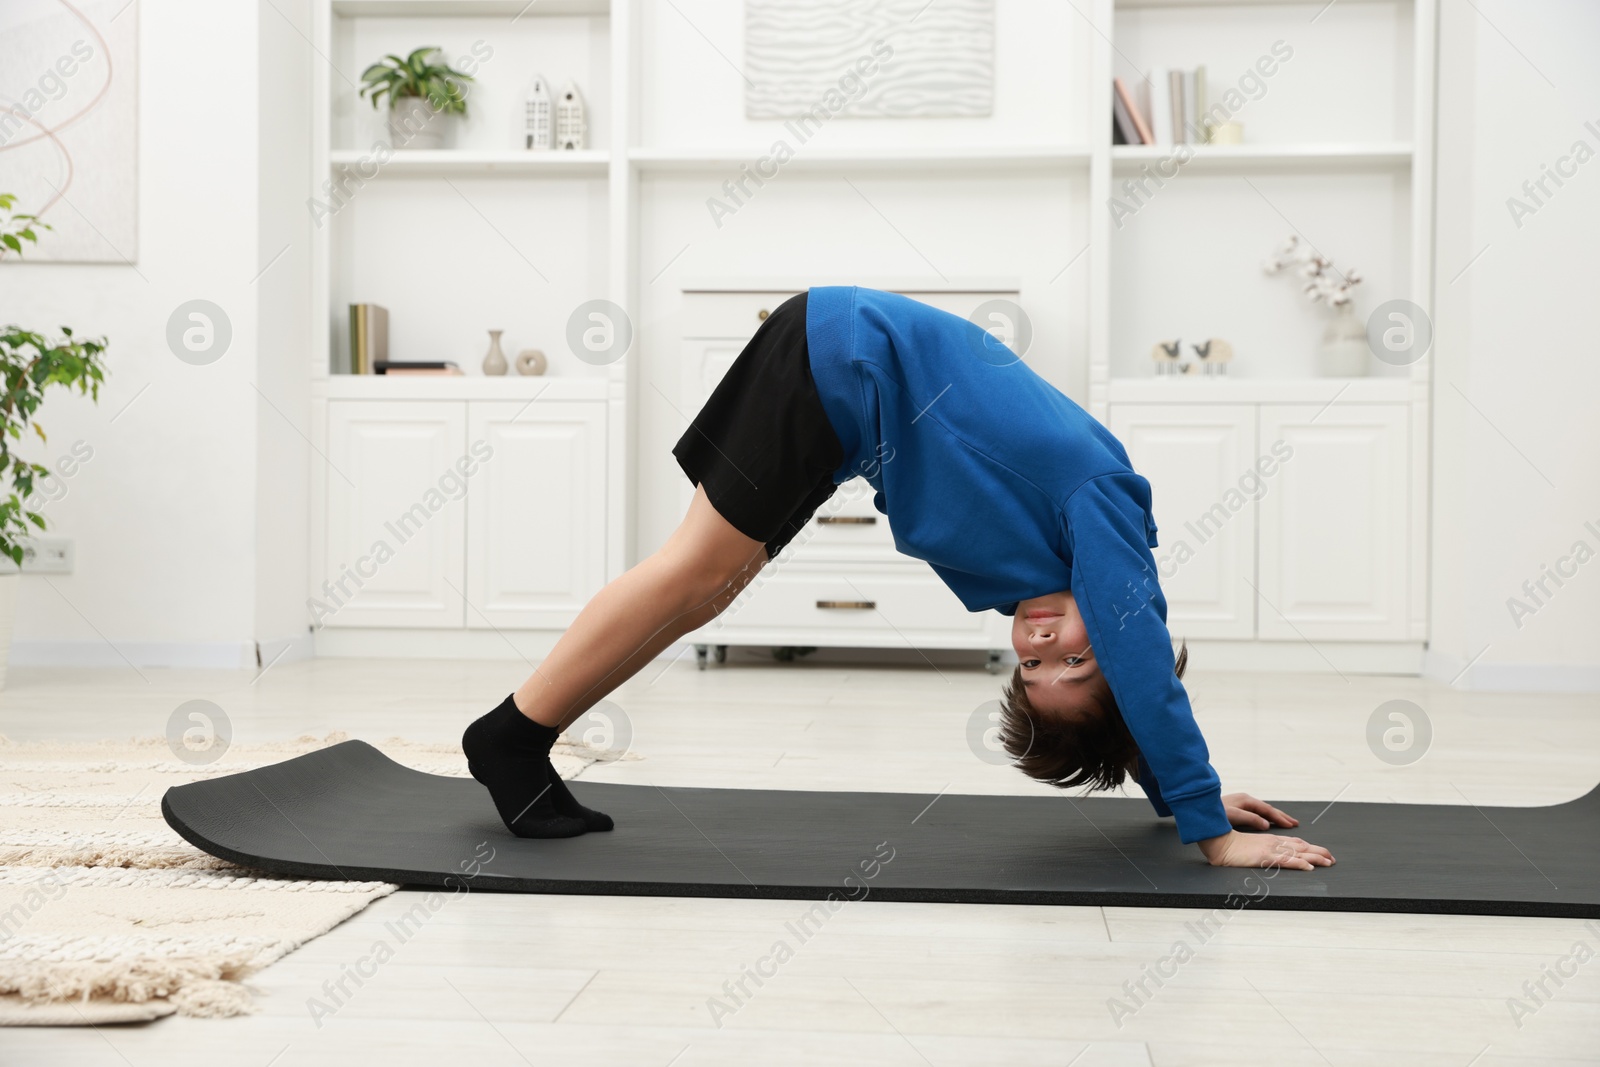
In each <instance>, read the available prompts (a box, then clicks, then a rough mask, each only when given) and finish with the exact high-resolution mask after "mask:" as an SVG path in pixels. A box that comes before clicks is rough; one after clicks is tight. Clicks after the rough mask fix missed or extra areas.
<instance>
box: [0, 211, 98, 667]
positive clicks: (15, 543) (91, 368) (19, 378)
mask: <svg viewBox="0 0 1600 1067" xmlns="http://www.w3.org/2000/svg"><path fill="white" fill-rule="evenodd" d="M15 204H16V197H15V196H13V195H11V194H9V193H0V245H4V247H5V252H10V253H14V254H18V255H20V254H21V253H22V250H23V248H24V244H23V242H25V241H26V242H29V243H37V242H38V240H39V236H38V231H39V230H48V229H49V228H50V227H49V226H48V225H47V224H45V223H42V222H40V221H39V220H38V219H36V218H34V217H33V216H32V215H23V214H15V213H13V211H12V208H13V207H14V206H15ZM4 254H5V253H4V252H0V255H4ZM105 349H106V341H105V338H103V337H102V338H100V339H99V340H97V341H91V340H82V341H80V340H79V339H78V338H77V337H75V336H74V335H73V333H72V330H70V329H69V328H67V327H66V326H63V327H61V336H60V337H56V338H52V337H48V336H46V335H44V334H41V333H35V332H34V331H32V330H25V329H23V328H22V327H21V326H17V325H15V324H13V325H8V326H0V380H3V387H4V388H3V391H0V554H3V555H4V556H5V557H6V558H8V559H10V560H11V562H12V563H13V564H15V565H16V566H17V567H19V568H20V567H21V566H22V560H23V556H24V552H25V548H26V544H27V540H28V538H29V537H30V536H31V535H32V534H33V532H34V531H35V530H43V529H45V528H46V525H45V518H44V516H43V515H41V514H39V512H38V511H35V510H33V507H32V505H31V504H30V500H31V498H32V497H33V495H34V491H35V489H36V487H37V485H38V482H39V480H40V479H43V478H46V477H48V476H49V475H50V470H49V468H47V467H44V466H42V465H41V464H38V463H34V462H32V461H31V460H28V459H26V458H24V457H23V456H20V455H18V454H17V453H16V451H15V450H14V449H15V447H16V445H17V444H19V443H20V442H21V441H22V440H23V437H24V435H25V434H26V433H29V432H31V433H32V434H33V435H34V436H36V437H38V438H39V440H40V441H41V442H43V441H45V440H47V438H46V436H45V432H44V428H43V427H41V426H40V425H39V423H38V422H37V421H35V418H34V416H35V414H36V413H37V412H38V410H39V405H40V404H42V403H43V402H44V395H45V390H47V389H49V388H50V387H52V386H65V387H66V388H67V389H69V390H71V389H76V390H77V391H78V392H79V393H80V394H84V395H87V396H89V397H91V398H92V399H94V400H96V401H98V400H99V399H100V383H101V382H103V381H104V380H105V364H104V362H103V359H102V357H103V356H104V354H105ZM20 580H21V578H20V576H19V574H18V572H16V571H12V572H10V573H8V574H0V686H3V685H4V684H5V672H6V664H7V663H8V662H9V660H10V658H11V629H12V620H13V618H14V617H15V615H16V603H17V584H18V582H19V581H20Z"/></svg>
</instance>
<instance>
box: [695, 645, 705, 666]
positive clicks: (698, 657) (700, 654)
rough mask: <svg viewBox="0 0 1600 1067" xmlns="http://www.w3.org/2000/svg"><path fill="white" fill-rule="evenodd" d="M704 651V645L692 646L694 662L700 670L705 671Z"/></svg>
mask: <svg viewBox="0 0 1600 1067" xmlns="http://www.w3.org/2000/svg"><path fill="white" fill-rule="evenodd" d="M706 649H707V646H705V645H695V646H694V661H695V663H696V664H697V665H698V666H699V668H700V669H701V670H705V669H706Z"/></svg>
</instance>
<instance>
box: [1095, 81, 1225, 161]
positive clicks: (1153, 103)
mask: <svg viewBox="0 0 1600 1067" xmlns="http://www.w3.org/2000/svg"><path fill="white" fill-rule="evenodd" d="M1111 87H1112V93H1111V112H1112V121H1111V143H1112V144H1154V145H1171V144H1204V143H1205V142H1206V141H1208V140H1210V134H1209V131H1208V119H1207V117H1206V108H1207V106H1208V104H1207V103H1206V68H1205V67H1203V66H1201V67H1196V68H1195V69H1193V70H1168V69H1166V68H1165V67H1156V68H1154V69H1153V70H1151V71H1150V77H1149V78H1148V79H1147V80H1145V81H1142V82H1140V83H1138V84H1137V85H1135V86H1134V87H1133V88H1131V89H1130V88H1129V87H1128V84H1127V83H1126V82H1124V81H1123V80H1122V79H1121V78H1113V79H1112V80H1111Z"/></svg>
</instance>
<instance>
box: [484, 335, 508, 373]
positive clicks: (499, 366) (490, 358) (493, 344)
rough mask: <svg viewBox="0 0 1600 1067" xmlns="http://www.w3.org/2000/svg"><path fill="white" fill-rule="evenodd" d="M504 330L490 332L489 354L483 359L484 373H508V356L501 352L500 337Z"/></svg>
mask: <svg viewBox="0 0 1600 1067" xmlns="http://www.w3.org/2000/svg"><path fill="white" fill-rule="evenodd" d="M502 333H505V331H504V330H490V331H489V354H488V355H486V356H484V357H483V373H485V374H489V375H501V374H504V373H505V372H506V354H505V353H504V352H502V351H500V335H501V334H502Z"/></svg>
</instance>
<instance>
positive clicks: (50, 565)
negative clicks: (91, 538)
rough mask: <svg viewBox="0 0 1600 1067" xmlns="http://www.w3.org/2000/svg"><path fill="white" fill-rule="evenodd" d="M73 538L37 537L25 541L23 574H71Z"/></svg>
mask: <svg viewBox="0 0 1600 1067" xmlns="http://www.w3.org/2000/svg"><path fill="white" fill-rule="evenodd" d="M73 556H74V553H73V550H72V538H70V537H37V538H33V539H32V540H29V541H26V542H24V543H23V548H22V573H23V574H71V573H72V563H73Z"/></svg>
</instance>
